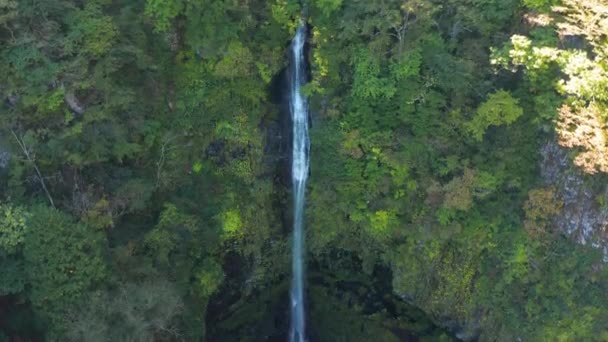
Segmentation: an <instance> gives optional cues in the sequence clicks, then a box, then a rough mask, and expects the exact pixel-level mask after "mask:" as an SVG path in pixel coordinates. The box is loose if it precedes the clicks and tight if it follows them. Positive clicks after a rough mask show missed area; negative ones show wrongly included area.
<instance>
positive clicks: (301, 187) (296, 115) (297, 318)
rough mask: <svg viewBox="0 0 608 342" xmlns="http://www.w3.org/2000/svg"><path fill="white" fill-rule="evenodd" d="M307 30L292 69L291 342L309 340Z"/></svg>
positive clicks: (302, 30) (294, 47)
mask: <svg viewBox="0 0 608 342" xmlns="http://www.w3.org/2000/svg"><path fill="white" fill-rule="evenodd" d="M305 40H306V26H305V25H304V24H302V25H300V27H299V28H298V29H297V31H296V35H295V37H294V38H293V41H292V44H291V53H292V60H291V66H290V68H291V69H290V72H291V82H290V99H289V101H290V112H291V119H292V123H293V149H292V150H293V152H292V153H293V154H292V166H291V180H292V189H293V205H294V210H293V211H294V214H293V215H294V219H293V246H292V272H293V274H292V283H291V329H290V333H289V335H290V341H292V342H303V341H305V340H306V322H305V320H306V318H305V317H306V315H305V309H304V205H305V202H306V201H305V193H306V181H307V179H308V167H309V165H308V164H309V157H308V152H309V149H310V141H309V137H308V103H307V101H306V98H305V97H304V96H303V95H302V92H301V87H302V85H304V83H305V82H306V70H305V68H306V64H305V62H304V42H305Z"/></svg>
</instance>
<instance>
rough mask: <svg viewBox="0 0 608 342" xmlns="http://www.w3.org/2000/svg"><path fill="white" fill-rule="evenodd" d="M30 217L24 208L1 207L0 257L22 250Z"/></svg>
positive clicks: (6, 205)
mask: <svg viewBox="0 0 608 342" xmlns="http://www.w3.org/2000/svg"><path fill="white" fill-rule="evenodd" d="M28 216H29V214H28V213H27V212H25V211H24V210H23V209H22V208H19V207H13V206H11V205H10V204H1V205H0V256H2V255H6V254H13V253H15V252H17V251H18V250H19V249H20V248H21V245H22V244H23V241H24V239H25V231H26V229H27V226H26V219H27V218H28Z"/></svg>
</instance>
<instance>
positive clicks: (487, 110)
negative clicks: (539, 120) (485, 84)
mask: <svg viewBox="0 0 608 342" xmlns="http://www.w3.org/2000/svg"><path fill="white" fill-rule="evenodd" d="M523 113H524V111H523V109H522V108H521V107H520V106H519V101H518V100H517V99H515V98H513V96H511V94H510V93H509V92H508V91H505V90H499V91H497V92H495V93H492V94H490V95H489V96H488V99H487V100H486V101H485V102H484V103H482V104H481V105H480V106H479V107H478V108H477V111H476V112H475V116H474V117H473V120H472V121H471V122H470V123H469V131H470V132H471V134H472V135H473V138H475V139H476V140H478V141H481V140H483V136H484V134H485V132H486V130H487V129H488V127H490V126H500V125H509V124H511V123H513V122H515V120H517V119H518V118H519V117H520V116H522V115H523Z"/></svg>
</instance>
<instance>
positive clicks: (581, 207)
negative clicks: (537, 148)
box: [541, 141, 608, 262]
mask: <svg viewBox="0 0 608 342" xmlns="http://www.w3.org/2000/svg"><path fill="white" fill-rule="evenodd" d="M541 155H542V162H541V175H542V178H543V180H544V182H545V184H546V185H547V186H552V187H554V188H555V189H556V194H557V196H558V198H559V199H560V200H562V201H563V203H564V206H563V209H562V211H561V213H560V214H559V215H557V216H556V217H555V218H554V224H555V226H556V227H557V228H558V229H559V230H560V231H562V232H563V233H565V234H567V235H569V236H571V237H572V238H573V239H574V240H575V241H577V242H578V243H581V244H591V245H592V246H593V247H595V248H600V249H602V250H603V252H604V261H606V262H608V187H607V186H606V183H605V182H603V181H602V178H604V177H605V176H603V175H600V174H598V175H594V176H590V175H586V174H584V173H583V172H582V171H580V170H579V169H578V168H577V167H576V166H574V165H573V164H572V161H571V158H570V155H569V152H568V150H567V149H564V148H562V147H560V146H559V145H558V144H557V143H556V142H554V141H550V142H548V143H547V144H545V145H544V146H543V147H542V148H541ZM602 183H604V184H602Z"/></svg>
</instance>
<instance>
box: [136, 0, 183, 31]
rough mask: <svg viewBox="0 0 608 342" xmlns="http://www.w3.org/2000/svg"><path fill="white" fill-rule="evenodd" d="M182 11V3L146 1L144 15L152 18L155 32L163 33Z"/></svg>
mask: <svg viewBox="0 0 608 342" xmlns="http://www.w3.org/2000/svg"><path fill="white" fill-rule="evenodd" d="M183 9H184V3H183V1H167V0H147V1H146V11H145V14H146V15H148V16H151V17H152V18H154V21H155V25H154V28H155V30H156V31H157V32H165V31H167V30H169V27H170V26H171V21H172V20H173V19H174V18H175V17H176V16H177V15H178V14H180V13H181V12H182V11H183Z"/></svg>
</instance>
